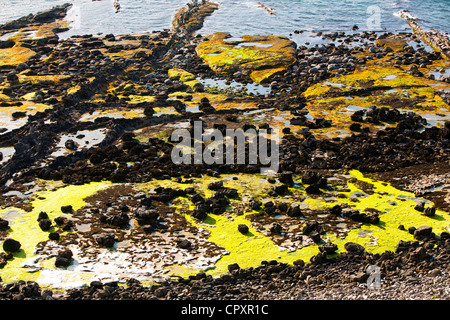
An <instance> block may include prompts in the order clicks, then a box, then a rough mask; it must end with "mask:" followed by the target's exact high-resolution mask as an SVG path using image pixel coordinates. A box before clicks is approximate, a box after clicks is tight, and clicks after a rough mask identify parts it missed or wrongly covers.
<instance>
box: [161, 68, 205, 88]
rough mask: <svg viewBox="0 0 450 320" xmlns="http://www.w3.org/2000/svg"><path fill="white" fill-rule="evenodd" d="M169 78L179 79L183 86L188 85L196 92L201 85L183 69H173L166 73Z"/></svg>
mask: <svg viewBox="0 0 450 320" xmlns="http://www.w3.org/2000/svg"><path fill="white" fill-rule="evenodd" d="M168 74H169V77H170V78H172V77H177V78H179V79H180V80H181V81H182V82H183V83H184V84H186V85H188V86H189V87H191V88H192V89H194V90H196V89H198V88H201V87H202V84H201V83H200V81H198V80H197V79H196V78H195V76H194V75H193V74H192V73H190V72H188V71H186V70H183V69H179V68H173V69H170V70H169V71H168Z"/></svg>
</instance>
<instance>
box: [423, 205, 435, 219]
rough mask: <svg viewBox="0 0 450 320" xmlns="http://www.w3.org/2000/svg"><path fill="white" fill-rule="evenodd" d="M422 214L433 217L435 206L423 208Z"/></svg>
mask: <svg viewBox="0 0 450 320" xmlns="http://www.w3.org/2000/svg"><path fill="white" fill-rule="evenodd" d="M423 214H424V215H425V216H427V217H433V216H434V215H435V214H436V208H435V207H427V208H425V210H424V212H423Z"/></svg>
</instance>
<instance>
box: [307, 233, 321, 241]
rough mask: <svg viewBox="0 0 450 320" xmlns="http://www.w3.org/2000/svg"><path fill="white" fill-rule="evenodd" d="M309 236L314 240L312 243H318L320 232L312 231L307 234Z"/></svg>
mask: <svg viewBox="0 0 450 320" xmlns="http://www.w3.org/2000/svg"><path fill="white" fill-rule="evenodd" d="M309 237H310V238H311V239H312V241H314V243H319V242H320V241H321V239H320V233H318V232H317V231H313V232H311V233H310V234H309Z"/></svg>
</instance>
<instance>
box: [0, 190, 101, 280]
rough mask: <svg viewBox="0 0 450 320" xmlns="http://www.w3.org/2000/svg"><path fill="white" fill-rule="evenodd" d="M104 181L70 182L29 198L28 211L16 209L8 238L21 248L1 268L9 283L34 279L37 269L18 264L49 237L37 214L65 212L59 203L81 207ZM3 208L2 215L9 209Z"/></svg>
mask: <svg viewBox="0 0 450 320" xmlns="http://www.w3.org/2000/svg"><path fill="white" fill-rule="evenodd" d="M109 185H110V183H107V182H93V183H90V184H87V185H82V186H75V185H69V186H65V187H63V188H59V189H57V190H55V191H41V192H39V193H38V194H37V198H36V199H35V200H34V201H32V206H33V209H32V210H31V211H30V212H26V211H23V210H21V209H17V210H18V211H19V215H18V217H17V218H16V219H15V220H14V221H13V222H12V223H11V224H10V231H9V235H8V237H9V238H12V239H15V240H17V241H19V242H20V243H21V250H20V251H19V252H17V253H14V254H13V255H14V258H13V259H12V260H10V261H8V263H7V264H6V266H5V267H4V268H3V269H2V271H1V277H2V279H3V281H6V282H10V281H16V280H36V279H37V277H38V276H39V271H38V272H33V273H30V272H28V271H27V270H26V269H24V268H22V267H21V264H22V263H24V262H25V261H26V260H28V259H30V258H35V257H36V255H35V253H34V250H35V247H36V245H37V244H38V243H40V242H42V241H46V240H48V232H46V231H42V230H41V229H40V228H39V226H38V223H37V217H38V215H39V213H40V212H41V211H44V212H47V214H48V216H49V218H50V219H52V220H53V219H54V218H56V217H57V216H60V215H64V214H63V213H62V212H61V206H64V205H68V204H70V205H71V206H72V208H73V210H78V209H80V208H82V207H83V206H84V205H85V204H86V203H85V202H84V200H83V199H84V198H86V197H88V196H90V195H92V194H94V193H95V192H97V191H99V190H101V189H104V188H106V187H108V186H109ZM11 209H14V208H6V209H4V210H2V211H1V212H0V215H1V216H3V215H4V214H5V213H7V212H8V210H11Z"/></svg>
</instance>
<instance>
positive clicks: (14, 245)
mask: <svg viewBox="0 0 450 320" xmlns="http://www.w3.org/2000/svg"><path fill="white" fill-rule="evenodd" d="M21 246H22V245H21V244H20V242H19V241H17V240H14V239H11V238H7V239H6V240H5V241H4V242H3V250H4V251H6V252H17V251H19V250H20V247H21Z"/></svg>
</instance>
